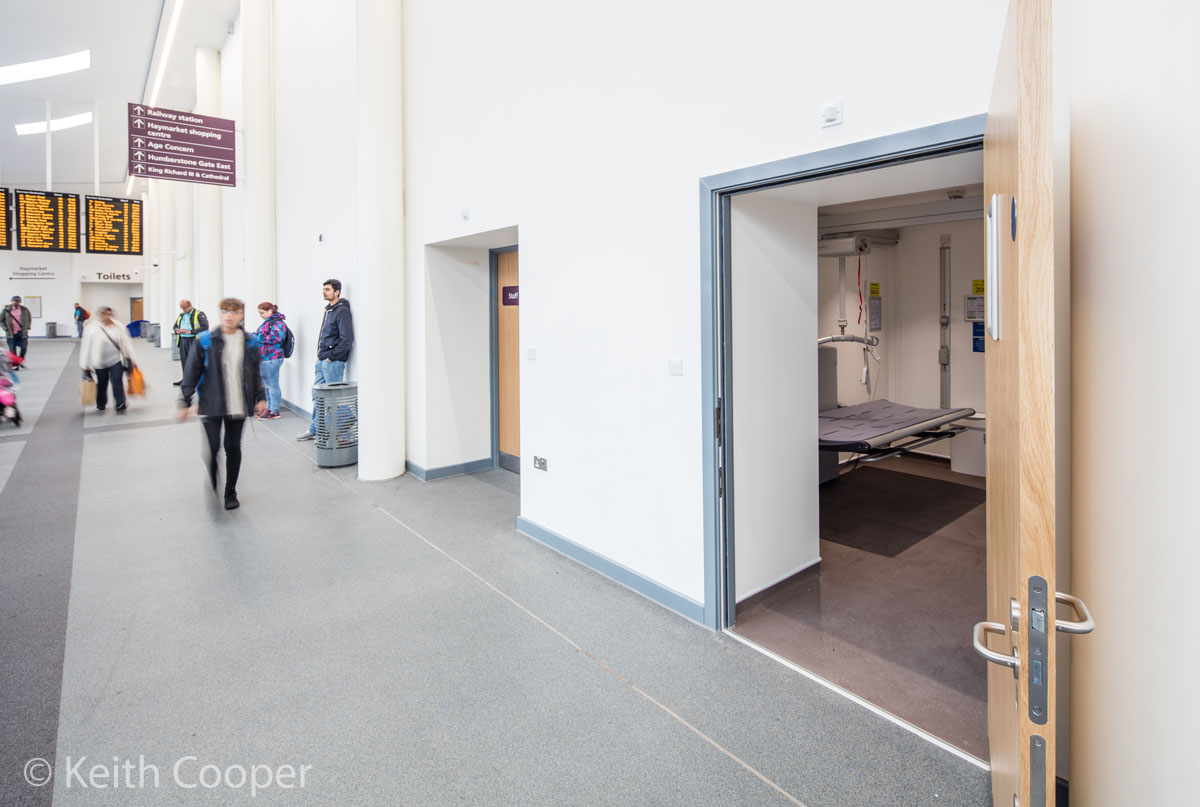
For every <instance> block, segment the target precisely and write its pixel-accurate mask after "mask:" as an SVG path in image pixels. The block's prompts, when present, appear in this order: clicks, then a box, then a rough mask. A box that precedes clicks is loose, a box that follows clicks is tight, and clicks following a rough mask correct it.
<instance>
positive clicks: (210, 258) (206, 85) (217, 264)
mask: <svg viewBox="0 0 1200 807" xmlns="http://www.w3.org/2000/svg"><path fill="white" fill-rule="evenodd" d="M192 111H193V112H195V113H196V114H197V115H220V112H221V54H220V53H218V52H217V51H216V50H215V49H213V48H204V47H200V48H196V107H195V109H193V110H192ZM239 156H240V155H239ZM192 203H193V216H192V219H193V233H192V278H193V280H192V284H193V288H194V289H195V292H194V293H195V295H196V299H194V300H192V303H193V304H195V306H196V307H197V308H199V309H200V310H201V311H204V312H206V313H207V314H208V315H209V321H210V322H214V320H213V319H212V317H213V316H214V314H213V312H215V311H216V310H217V303H219V302H220V301H221V298H222V297H224V296H225V295H224V294H223V293H222V291H223V289H224V279H223V278H222V272H221V264H222V260H221V258H222V255H221V253H222V251H223V247H222V243H221V190H220V189H219V188H217V187H214V186H212V185H196V186H195V188H194V189H193V192H192Z"/></svg>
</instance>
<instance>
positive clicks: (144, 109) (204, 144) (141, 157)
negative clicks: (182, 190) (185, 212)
mask: <svg viewBox="0 0 1200 807" xmlns="http://www.w3.org/2000/svg"><path fill="white" fill-rule="evenodd" d="M233 126H234V124H233V121H231V120H229V119H227V118H214V117H212V116H211V115H193V114H192V113H191V112H181V111H179V110H177V109H164V108H162V107H155V106H145V105H143V104H129V174H130V176H135V177H146V178H147V179H170V180H174V181H176V182H200V183H203V184H206V185H221V186H224V187H227V188H232V187H234V185H236V174H237V155H236V151H235V145H234V132H233Z"/></svg>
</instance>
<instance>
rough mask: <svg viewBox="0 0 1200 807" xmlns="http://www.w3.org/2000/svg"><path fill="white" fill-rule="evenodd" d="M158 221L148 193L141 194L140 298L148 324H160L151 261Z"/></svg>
mask: <svg viewBox="0 0 1200 807" xmlns="http://www.w3.org/2000/svg"><path fill="white" fill-rule="evenodd" d="M157 221H158V218H157V216H156V214H155V211H154V208H153V206H151V204H150V193H149V191H143V192H142V266H143V267H144V268H143V269H142V277H143V278H145V279H144V281H143V288H142V297H143V300H144V303H143V304H144V305H145V309H146V319H147V320H148V321H150V322H161V320H160V319H159V313H158V312H159V305H160V304H161V301H160V300H159V299H158V272H156V271H154V266H152V265H151V263H152V262H151V259H152V258H153V257H154V250H155V249H157V248H158V237H157V235H158V234H157V233H156V232H155V229H154V225H155V222H157Z"/></svg>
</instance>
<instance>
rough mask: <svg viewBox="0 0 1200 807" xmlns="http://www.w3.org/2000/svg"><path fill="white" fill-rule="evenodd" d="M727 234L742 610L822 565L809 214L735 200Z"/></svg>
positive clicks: (808, 208) (813, 220)
mask: <svg viewBox="0 0 1200 807" xmlns="http://www.w3.org/2000/svg"><path fill="white" fill-rule="evenodd" d="M731 235H732V243H731V263H730V276H731V287H732V288H731V290H730V320H731V323H730V324H731V328H732V342H733V360H732V365H733V367H732V370H731V372H732V376H733V410H732V414H733V434H734V438H733V443H734V446H735V448H736V451H734V454H733V516H734V553H735V558H734V569H735V573H736V578H737V580H736V590H737V600H738V601H739V602H740V601H741V600H743V599H745V598H746V597H749V596H750V595H752V594H755V593H757V592H759V591H762V590H763V589H765V588H767V587H769V586H772V585H774V584H775V583H778V582H780V581H781V580H785V579H786V578H788V577H791V576H792V575H793V574H795V573H796V572H798V571H800V570H801V569H803V568H806V567H808V566H811V565H812V564H814V563H816V562H817V561H819V560H820V540H819V538H820V523H819V522H820V519H819V513H820V509H819V503H818V494H817V418H816V412H817V383H816V381H817V351H816V348H815V342H816V338H817V308H818V302H817V209H816V207H815V206H813V205H809V204H801V203H796V202H784V201H782V200H778V199H764V198H761V197H757V196H754V195H749V196H739V197H736V198H735V199H734V200H733V219H732V221H731ZM803 413H808V414H809V416H807V417H805V416H804V414H803Z"/></svg>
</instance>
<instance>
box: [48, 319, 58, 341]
mask: <svg viewBox="0 0 1200 807" xmlns="http://www.w3.org/2000/svg"><path fill="white" fill-rule="evenodd" d="M46 338H47V339H57V338H58V323H57V322H47V323H46Z"/></svg>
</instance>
